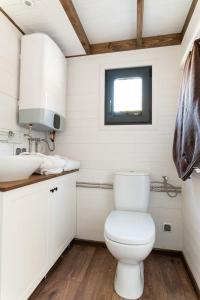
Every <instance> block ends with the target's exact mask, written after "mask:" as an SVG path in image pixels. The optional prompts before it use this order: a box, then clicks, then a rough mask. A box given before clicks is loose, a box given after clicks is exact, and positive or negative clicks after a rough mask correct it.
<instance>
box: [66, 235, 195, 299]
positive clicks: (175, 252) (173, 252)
mask: <svg viewBox="0 0 200 300" xmlns="http://www.w3.org/2000/svg"><path fill="white" fill-rule="evenodd" d="M71 244H78V245H87V246H93V247H104V248H105V247H106V244H105V242H99V241H94V240H84V239H78V238H75V239H73V241H72V242H71ZM152 253H154V254H162V255H170V256H176V257H180V258H181V259H182V261H183V265H184V267H185V270H186V273H187V275H188V277H189V278H190V281H191V283H192V286H193V288H194V291H195V293H196V295H197V297H198V299H200V288H199V286H198V284H197V282H196V279H195V278H194V275H193V274H192V271H191V269H190V267H189V265H188V263H187V260H186V258H185V256H184V254H183V252H182V251H180V250H170V249H161V248H154V249H153V250H152Z"/></svg>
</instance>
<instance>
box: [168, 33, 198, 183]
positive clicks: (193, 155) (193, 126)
mask: <svg viewBox="0 0 200 300" xmlns="http://www.w3.org/2000/svg"><path fill="white" fill-rule="evenodd" d="M173 159H174V163H175V165H176V169H177V172H178V175H179V177H180V178H181V179H182V180H186V179H188V178H189V176H190V175H191V173H192V171H193V168H194V166H195V165H197V164H198V162H199V163H200V39H198V40H196V41H195V42H194V45H193V49H192V51H191V52H190V53H189V55H188V57H187V60H186V63H185V67H184V72H183V79H182V84H181V90H180V99H179V108H178V113H177V118H176V127H175V133H174V144H173Z"/></svg>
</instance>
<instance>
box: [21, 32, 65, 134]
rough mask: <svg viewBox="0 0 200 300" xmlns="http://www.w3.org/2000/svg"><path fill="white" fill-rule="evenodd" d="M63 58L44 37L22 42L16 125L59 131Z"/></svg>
mask: <svg viewBox="0 0 200 300" xmlns="http://www.w3.org/2000/svg"><path fill="white" fill-rule="evenodd" d="M66 72H67V68H66V59H65V56H64V54H63V53H62V51H61V50H60V48H59V47H58V46H57V44H56V43H55V42H54V41H53V40H52V39H51V38H50V37H49V36H48V35H46V34H43V33H33V34H28V35H24V36H23V37H22V39H21V59H20V89H19V124H20V125H22V126H26V125H29V124H32V126H33V129H36V130H42V131H49V130H50V131H51V130H55V131H60V130H62V129H63V128H64V123H65V103H66V85H67V75H66Z"/></svg>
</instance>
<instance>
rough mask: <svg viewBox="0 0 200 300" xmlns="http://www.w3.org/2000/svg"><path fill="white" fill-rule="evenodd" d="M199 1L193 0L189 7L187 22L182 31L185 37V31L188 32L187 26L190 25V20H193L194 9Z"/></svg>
mask: <svg viewBox="0 0 200 300" xmlns="http://www.w3.org/2000/svg"><path fill="white" fill-rule="evenodd" d="M197 2H198V0H193V1H192V4H191V6H190V9H189V12H188V14H187V17H186V19H185V23H184V25H183V29H182V31H181V33H182V38H183V37H184V35H185V33H186V30H187V28H188V26H189V23H190V20H191V18H192V15H193V12H194V10H195V7H196V5H197Z"/></svg>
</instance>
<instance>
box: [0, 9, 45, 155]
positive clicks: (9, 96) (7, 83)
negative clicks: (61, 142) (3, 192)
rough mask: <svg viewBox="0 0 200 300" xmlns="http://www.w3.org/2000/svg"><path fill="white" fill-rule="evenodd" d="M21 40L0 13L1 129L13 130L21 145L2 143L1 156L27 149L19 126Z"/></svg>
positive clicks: (18, 34)
mask: <svg viewBox="0 0 200 300" xmlns="http://www.w3.org/2000/svg"><path fill="white" fill-rule="evenodd" d="M20 38H21V33H20V32H19V31H18V30H17V29H16V28H15V27H14V26H13V25H12V23H11V22H10V21H8V19H7V18H6V17H5V16H4V15H3V14H2V13H1V12H0V41H1V46H0V129H6V130H13V131H14V132H15V133H16V137H15V139H14V140H15V142H16V143H20V144H14V143H10V144H7V143H0V155H12V154H13V153H15V148H16V147H24V146H25V147H27V141H26V140H25V139H24V137H23V133H24V129H22V128H21V127H19V126H18V124H17V110H18V102H17V101H18V88H19V57H20ZM44 149H45V148H44V147H42V148H41V150H43V151H44Z"/></svg>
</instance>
